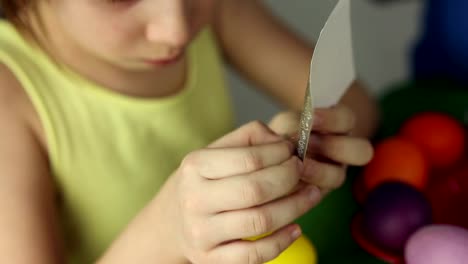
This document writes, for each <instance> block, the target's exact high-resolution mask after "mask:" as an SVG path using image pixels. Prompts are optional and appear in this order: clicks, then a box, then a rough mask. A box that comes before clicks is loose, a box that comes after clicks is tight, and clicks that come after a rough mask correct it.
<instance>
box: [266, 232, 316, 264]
mask: <svg viewBox="0 0 468 264" xmlns="http://www.w3.org/2000/svg"><path fill="white" fill-rule="evenodd" d="M316 263H317V253H316V251H315V247H314V246H313V245H312V243H311V242H310V241H309V239H307V238H306V237H305V236H304V235H302V236H300V237H299V238H298V239H297V240H296V241H294V243H293V244H292V245H291V246H290V247H289V248H287V249H286V250H285V251H283V253H281V255H279V256H278V257H277V258H275V259H274V260H272V261H269V262H267V263H265V264H316Z"/></svg>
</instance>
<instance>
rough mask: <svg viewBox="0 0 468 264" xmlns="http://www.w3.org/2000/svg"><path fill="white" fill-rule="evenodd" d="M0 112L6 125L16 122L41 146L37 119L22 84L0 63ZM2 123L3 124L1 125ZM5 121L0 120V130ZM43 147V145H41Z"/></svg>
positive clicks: (42, 141)
mask: <svg viewBox="0 0 468 264" xmlns="http://www.w3.org/2000/svg"><path fill="white" fill-rule="evenodd" d="M0 112H2V113H3V114H4V115H8V116H9V118H8V119H7V120H8V123H10V122H15V123H16V122H17V124H18V125H21V126H24V127H25V128H26V129H28V130H29V131H30V132H31V133H32V136H34V137H36V138H38V139H39V141H40V143H41V145H43V143H45V142H44V140H42V139H44V137H42V136H41V135H42V132H41V128H40V126H41V125H40V122H39V117H38V115H37V114H36V111H35V109H34V106H33V104H32V102H31V101H30V99H29V97H28V95H27V93H26V91H25V90H24V89H23V86H22V84H21V83H20V81H19V80H18V78H17V77H16V76H15V74H14V73H13V72H12V71H11V70H10V69H9V68H8V66H6V65H5V64H3V63H1V62H0ZM2 123H3V124H2ZM5 123H6V120H5V119H4V118H0V129H2V127H4V126H6V125H8V124H5ZM43 146H44V145H43Z"/></svg>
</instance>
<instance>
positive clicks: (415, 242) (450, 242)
mask: <svg viewBox="0 0 468 264" xmlns="http://www.w3.org/2000/svg"><path fill="white" fill-rule="evenodd" d="M405 260H406V263H407V264H440V263H443V264H467V263H468V230H467V229H464V228H462V227H458V226H452V225H430V226H426V227H423V228H421V229H419V230H418V231H417V232H416V233H414V234H413V235H412V236H411V237H410V239H409V240H408V243H407V244H406V248H405Z"/></svg>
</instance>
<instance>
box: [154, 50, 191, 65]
mask: <svg viewBox="0 0 468 264" xmlns="http://www.w3.org/2000/svg"><path fill="white" fill-rule="evenodd" d="M183 55H184V53H183V52H181V53H179V54H177V55H176V56H173V57H170V58H167V59H157V60H145V62H146V63H148V64H151V65H154V66H165V65H170V64H173V63H175V62H177V61H178V60H180V59H181V58H182V56H183Z"/></svg>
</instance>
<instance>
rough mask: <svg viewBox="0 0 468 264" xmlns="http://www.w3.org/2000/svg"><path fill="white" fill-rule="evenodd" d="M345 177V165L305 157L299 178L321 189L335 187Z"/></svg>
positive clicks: (342, 181)
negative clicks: (302, 170)
mask: <svg viewBox="0 0 468 264" xmlns="http://www.w3.org/2000/svg"><path fill="white" fill-rule="evenodd" d="M345 178H346V169H345V166H343V165H340V164H331V163H325V162H319V161H316V160H313V159H307V160H306V161H305V162H304V173H303V175H302V178H301V180H302V181H304V182H306V183H309V184H312V185H315V186H317V187H319V188H320V189H321V190H328V189H336V188H338V187H339V186H341V185H342V184H343V183H344V181H345Z"/></svg>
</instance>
